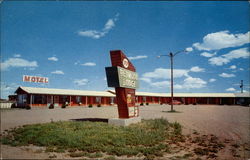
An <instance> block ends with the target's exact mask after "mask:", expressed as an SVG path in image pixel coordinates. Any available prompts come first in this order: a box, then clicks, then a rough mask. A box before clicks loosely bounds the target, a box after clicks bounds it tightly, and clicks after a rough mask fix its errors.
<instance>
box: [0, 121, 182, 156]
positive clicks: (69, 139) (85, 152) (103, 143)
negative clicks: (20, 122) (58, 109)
mask: <svg viewBox="0 0 250 160" xmlns="http://www.w3.org/2000/svg"><path fill="white" fill-rule="evenodd" d="M173 137H182V135H181V125H180V124H179V123H176V122H175V123H169V122H168V121H167V120H165V119H155V120H143V121H142V123H138V124H133V125H130V126H128V127H116V126H112V125H108V124H107V123H103V122H68V121H67V122H53V123H46V124H35V125H25V126H23V127H20V128H15V129H13V130H10V131H9V132H8V134H7V135H4V136H3V137H2V138H1V143H3V144H9V145H12V146H23V145H29V144H33V145H37V146H45V147H46V152H65V151H66V150H67V151H68V152H70V154H69V155H70V156H71V157H89V158H100V157H103V154H102V153H107V154H109V155H116V156H122V155H127V156H136V155H144V156H145V157H146V158H148V159H151V158H152V157H154V156H158V157H160V156H163V152H169V150H170V148H169V146H168V144H167V143H164V142H165V141H166V140H171V139H173ZM178 140H180V139H174V141H178ZM110 159H113V158H111V157H110Z"/></svg>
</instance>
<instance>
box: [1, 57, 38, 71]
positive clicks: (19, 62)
mask: <svg viewBox="0 0 250 160" xmlns="http://www.w3.org/2000/svg"><path fill="white" fill-rule="evenodd" d="M11 67H38V65H37V62H36V61H28V60H25V59H22V58H9V59H7V60H5V61H4V62H2V63H1V70H7V69H8V68H11Z"/></svg>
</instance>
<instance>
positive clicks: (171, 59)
mask: <svg viewBox="0 0 250 160" xmlns="http://www.w3.org/2000/svg"><path fill="white" fill-rule="evenodd" d="M169 57H170V61H171V62H170V64H171V111H174V109H173V100H174V84H173V83H174V81H173V57H174V56H173V53H172V52H170V53H169Z"/></svg>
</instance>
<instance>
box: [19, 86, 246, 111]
mask: <svg viewBox="0 0 250 160" xmlns="http://www.w3.org/2000/svg"><path fill="white" fill-rule="evenodd" d="M15 93H16V101H17V106H26V105H30V106H32V107H33V106H48V105H50V104H54V105H55V106H61V105H62V104H64V103H68V105H69V106H88V105H98V104H99V105H102V106H109V105H114V104H116V97H115V91H114V90H108V91H86V90H68V89H52V88H35V87H18V88H17V90H16V91H15ZM135 100H136V103H137V104H142V103H143V104H146V103H148V104H169V103H170V102H171V94H170V93H149V92H136V99H135ZM174 100H177V101H180V102H181V103H182V104H187V105H188V104H218V105H223V104H226V105H235V104H242V103H244V104H245V103H247V104H249V101H250V95H249V93H174Z"/></svg>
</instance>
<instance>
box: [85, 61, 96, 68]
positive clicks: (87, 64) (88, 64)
mask: <svg viewBox="0 0 250 160" xmlns="http://www.w3.org/2000/svg"><path fill="white" fill-rule="evenodd" d="M81 65H82V66H90V67H92V66H96V64H95V63H93V62H86V63H84V64H81Z"/></svg>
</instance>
